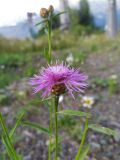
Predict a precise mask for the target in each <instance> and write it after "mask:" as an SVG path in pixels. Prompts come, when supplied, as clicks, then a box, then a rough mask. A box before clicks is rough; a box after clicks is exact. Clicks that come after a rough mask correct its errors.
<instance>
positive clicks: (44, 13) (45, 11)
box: [40, 8, 48, 18]
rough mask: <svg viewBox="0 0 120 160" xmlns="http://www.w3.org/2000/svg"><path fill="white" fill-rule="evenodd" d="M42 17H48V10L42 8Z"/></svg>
mask: <svg viewBox="0 0 120 160" xmlns="http://www.w3.org/2000/svg"><path fill="white" fill-rule="evenodd" d="M40 16H41V17H42V18H46V17H48V10H47V9H46V8H41V10H40Z"/></svg>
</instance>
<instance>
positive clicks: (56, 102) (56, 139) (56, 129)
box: [54, 96, 59, 160]
mask: <svg viewBox="0 0 120 160" xmlns="http://www.w3.org/2000/svg"><path fill="white" fill-rule="evenodd" d="M58 101H59V96H56V97H55V111H54V114H55V117H54V118H55V160H58V118H57V112H58Z"/></svg>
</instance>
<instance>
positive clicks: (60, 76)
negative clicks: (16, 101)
mask: <svg viewBox="0 0 120 160" xmlns="http://www.w3.org/2000/svg"><path fill="white" fill-rule="evenodd" d="M87 79H88V76H86V75H85V74H83V73H81V72H80V71H79V69H76V70H75V69H73V68H70V67H68V66H67V65H65V64H63V63H62V64H60V65H58V64H56V65H52V66H48V67H47V68H44V69H43V70H42V71H41V72H40V73H39V74H38V75H34V77H33V78H31V79H30V85H32V86H33V87H34V93H37V92H39V91H42V92H43V94H42V97H43V98H44V97H47V96H49V95H50V94H51V93H52V94H54V95H57V96H59V95H61V94H63V93H65V92H68V93H70V95H71V96H72V97H74V96H73V92H78V93H81V92H84V89H85V88H86V87H87V83H86V80H87Z"/></svg>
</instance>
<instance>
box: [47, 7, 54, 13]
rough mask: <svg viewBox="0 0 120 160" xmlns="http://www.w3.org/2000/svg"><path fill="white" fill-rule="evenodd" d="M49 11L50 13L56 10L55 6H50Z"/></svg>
mask: <svg viewBox="0 0 120 160" xmlns="http://www.w3.org/2000/svg"><path fill="white" fill-rule="evenodd" d="M48 12H49V13H53V12H54V7H53V6H52V5H50V6H49V8H48Z"/></svg>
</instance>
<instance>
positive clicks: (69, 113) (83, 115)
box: [58, 110, 91, 118]
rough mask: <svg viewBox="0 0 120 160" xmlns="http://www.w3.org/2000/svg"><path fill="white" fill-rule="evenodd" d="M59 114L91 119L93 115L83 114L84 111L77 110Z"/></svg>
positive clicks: (64, 111)
mask: <svg viewBox="0 0 120 160" xmlns="http://www.w3.org/2000/svg"><path fill="white" fill-rule="evenodd" d="M58 114H66V115H70V116H80V117H88V118H89V117H91V114H89V113H86V112H82V111H76V110H63V111H60V112H58Z"/></svg>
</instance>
